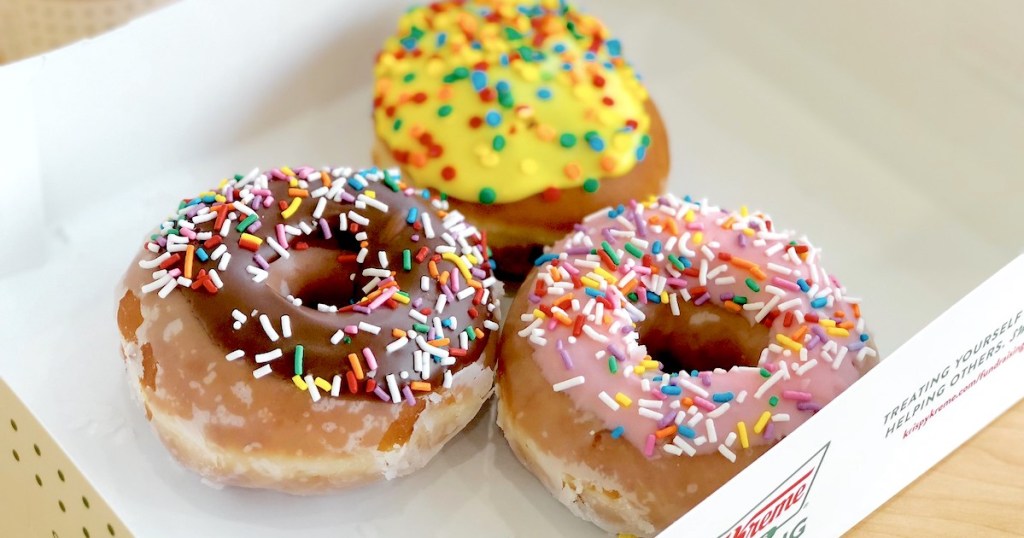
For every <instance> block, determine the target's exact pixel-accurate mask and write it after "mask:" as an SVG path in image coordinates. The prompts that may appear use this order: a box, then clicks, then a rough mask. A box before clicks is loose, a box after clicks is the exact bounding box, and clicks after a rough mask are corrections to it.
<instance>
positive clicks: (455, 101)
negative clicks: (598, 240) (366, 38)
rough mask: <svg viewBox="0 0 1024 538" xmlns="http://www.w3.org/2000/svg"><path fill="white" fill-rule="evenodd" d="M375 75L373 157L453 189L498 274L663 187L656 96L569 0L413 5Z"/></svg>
mask: <svg viewBox="0 0 1024 538" xmlns="http://www.w3.org/2000/svg"><path fill="white" fill-rule="evenodd" d="M375 75H376V86H375V91H374V108H373V118H374V123H375V128H376V133H377V141H376V145H375V147H374V151H373V156H374V160H375V161H376V162H377V164H378V165H381V166H385V165H393V164H397V165H398V166H401V168H402V169H403V171H404V174H405V176H406V177H407V179H408V180H409V181H411V182H412V183H414V184H416V185H417V186H424V187H430V188H434V189H437V190H439V191H441V192H442V193H445V194H447V195H448V197H449V200H450V202H451V204H452V207H453V208H456V209H458V210H459V211H461V212H462V213H463V214H464V215H466V217H467V218H468V219H470V220H471V221H473V222H475V223H477V225H479V226H480V227H481V228H482V229H485V230H487V233H488V244H489V245H490V246H491V248H492V249H493V250H494V256H495V258H496V260H497V262H498V266H497V269H498V271H500V272H502V274H509V275H518V278H520V279H521V278H522V276H523V275H525V273H526V272H527V271H528V270H529V268H530V262H531V261H532V260H533V259H534V258H535V257H536V256H537V255H538V254H540V247H541V245H544V244H550V243H551V242H553V241H555V240H557V239H558V238H559V237H561V236H563V235H564V234H565V233H567V232H568V231H570V230H571V229H572V226H573V224H574V223H576V222H579V220H580V219H581V218H583V216H585V215H587V214H589V213H591V212H593V211H595V210H597V209H599V208H601V207H604V206H607V205H609V204H610V203H611V202H612V201H613V200H620V199H625V198H638V197H642V196H647V195H650V194H656V193H659V192H661V191H662V189H663V187H664V184H665V179H666V176H667V174H668V166H669V157H668V140H667V137H666V134H665V129H664V127H663V125H662V123H661V118H660V116H659V115H658V112H657V110H656V108H655V106H654V103H653V101H652V100H651V99H650V97H649V96H648V94H647V90H646V89H645V88H644V86H643V84H642V83H641V82H640V80H639V78H638V77H637V75H636V73H635V72H634V71H633V68H632V67H631V66H630V64H629V63H628V62H626V60H625V58H624V57H623V52H622V45H621V44H620V42H619V41H618V40H617V39H614V38H613V37H612V36H611V34H610V33H609V31H608V29H607V28H606V27H605V26H604V24H602V23H601V22H600V21H599V20H597V19H596V18H594V17H591V16H588V15H585V14H583V13H581V12H579V11H577V10H576V9H575V8H573V7H572V6H570V5H568V4H565V3H559V2H548V1H543V2H539V3H517V2H509V1H495V2H486V1H481V2H439V3H434V4H430V5H427V6H423V7H417V8H414V9H412V10H410V11H409V12H407V13H406V14H405V15H404V16H403V17H402V18H401V20H400V21H399V25H398V31H397V32H396V33H395V35H393V36H392V37H390V38H389V39H388V40H387V41H386V43H385V44H384V48H383V50H382V51H381V52H380V54H379V56H378V58H377V64H376V68H375Z"/></svg>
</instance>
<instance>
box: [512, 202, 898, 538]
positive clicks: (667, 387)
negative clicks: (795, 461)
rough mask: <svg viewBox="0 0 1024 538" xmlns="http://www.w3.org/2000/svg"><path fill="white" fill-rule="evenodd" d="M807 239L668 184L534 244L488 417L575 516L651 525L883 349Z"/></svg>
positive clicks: (752, 455) (827, 396) (773, 438)
mask: <svg viewBox="0 0 1024 538" xmlns="http://www.w3.org/2000/svg"><path fill="white" fill-rule="evenodd" d="M819 253H820V251H819V249H818V248H816V247H814V246H812V245H811V244H810V243H809V242H808V241H807V239H806V238H804V237H802V236H796V235H794V234H793V233H791V232H786V231H780V230H778V229H776V227H775V226H774V225H773V222H772V220H771V218H770V217H768V216H767V215H764V214H762V213H750V212H748V211H747V209H746V208H741V209H740V211H738V212H729V211H725V210H722V209H719V208H717V207H714V206H710V205H708V204H707V203H706V202H694V201H691V200H690V199H689V198H687V199H685V200H680V199H678V198H676V197H674V196H672V195H665V196H662V197H660V198H658V199H655V200H652V201H651V202H649V203H637V202H630V203H629V204H624V205H620V206H618V207H616V208H614V209H606V210H603V211H601V212H599V213H595V214H593V215H590V216H589V217H587V218H586V219H585V220H584V221H583V223H582V224H579V225H577V226H576V230H575V232H574V233H572V234H570V235H569V236H567V237H566V238H564V239H563V240H562V241H560V242H558V243H557V244H555V245H554V247H553V248H551V249H550V250H549V251H548V253H546V254H545V255H543V256H541V258H539V259H538V260H537V263H536V268H535V269H534V271H533V273H532V274H531V276H530V277H529V278H528V279H527V281H526V284H524V286H523V288H522V289H521V290H520V293H519V295H518V296H517V297H516V300H515V302H514V304H513V305H512V309H511V312H510V314H509V317H508V321H507V323H506V325H505V327H504V329H503V331H502V336H501V342H500V344H499V346H500V347H499V373H498V376H499V377H498V393H499V395H500V402H499V405H498V424H499V425H500V426H501V428H502V430H503V431H504V433H505V436H506V438H507V439H508V441H509V444H510V445H511V447H512V449H513V451H514V452H515V453H516V455H517V457H518V458H519V459H520V460H521V461H522V462H523V463H524V464H525V465H526V466H527V467H528V468H529V469H530V470H531V471H532V472H533V473H534V474H535V475H537V477H538V478H539V479H540V480H541V481H542V482H543V483H544V485H545V486H546V487H547V488H548V489H549V490H550V491H551V492H552V493H553V494H554V495H555V496H556V497H557V498H558V499H559V500H560V501H562V503H564V504H565V505H566V506H568V507H569V508H570V509H571V510H572V511H573V512H574V513H575V514H576V515H578V516H580V517H582V518H584V519H588V520H590V521H593V522H594V523H596V524H597V525H599V526H600V527H602V528H603V529H605V530H608V531H612V532H623V533H633V534H638V535H651V534H655V533H657V532H658V531H660V530H662V529H664V528H665V527H666V526H668V525H669V524H670V523H671V522H673V521H674V520H676V519H678V518H679V517H680V516H681V515H682V514H684V513H686V512H687V511H688V510H689V509H691V508H692V507H693V506H695V505H696V504H697V503H699V502H700V501H701V500H703V499H704V498H705V497H707V496H708V495H709V494H711V493H712V492H713V491H715V490H716V489H717V488H718V487H719V486H721V485H722V484H724V483H725V482H727V481H728V480H729V479H730V478H732V477H733V476H735V475H736V474H737V473H739V472H740V471H741V470H742V469H743V468H744V467H746V466H747V465H748V464H750V463H751V462H752V461H753V460H754V459H756V458H757V457H758V456H760V455H761V454H762V453H764V452H765V451H766V450H767V449H768V448H770V447H771V446H772V445H773V444H775V443H776V442H778V441H779V440H780V439H782V438H783V437H785V436H786V435H789V433H790V432H792V431H793V429H794V428H797V427H798V426H800V425H801V424H803V423H804V422H805V421H806V420H807V419H809V418H810V417H811V416H813V415H814V413H815V412H817V411H818V410H819V409H821V407H822V406H824V405H826V404H827V403H828V402H830V401H832V400H833V399H834V398H835V397H836V396H837V395H839V394H840V393H841V392H843V390H845V389H846V388H847V387H849V386H850V385H851V384H852V383H854V382H855V381H857V380H858V379H859V378H860V377H861V376H862V375H864V373H866V372H867V371H868V370H869V369H871V368H872V367H873V366H874V365H875V364H877V362H878V354H877V352H876V350H875V348H874V347H873V344H872V342H871V340H870V338H869V335H868V333H867V332H866V331H865V329H864V320H863V318H862V317H861V311H860V300H859V299H857V298H854V297H850V296H847V295H846V289H845V288H844V287H843V286H842V285H841V284H840V283H839V281H838V280H837V279H836V278H835V277H833V276H832V275H830V274H829V273H828V272H826V270H825V269H824V268H823V267H822V266H821V265H820V264H819V258H820V256H819Z"/></svg>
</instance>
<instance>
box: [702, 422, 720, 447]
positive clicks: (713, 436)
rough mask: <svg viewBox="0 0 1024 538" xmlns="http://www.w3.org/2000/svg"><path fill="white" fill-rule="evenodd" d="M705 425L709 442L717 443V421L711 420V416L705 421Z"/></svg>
mask: <svg viewBox="0 0 1024 538" xmlns="http://www.w3.org/2000/svg"><path fill="white" fill-rule="evenodd" d="M704 426H705V427H706V428H707V430H708V442H709V443H717V442H718V432H717V431H715V421H714V420H711V419H710V418H709V419H707V420H705V421H704Z"/></svg>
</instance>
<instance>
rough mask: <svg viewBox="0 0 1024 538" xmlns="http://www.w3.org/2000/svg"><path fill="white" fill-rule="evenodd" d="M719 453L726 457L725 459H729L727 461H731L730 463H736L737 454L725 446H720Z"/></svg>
mask: <svg viewBox="0 0 1024 538" xmlns="http://www.w3.org/2000/svg"><path fill="white" fill-rule="evenodd" d="M718 452H719V453H720V454H721V455H723V456H725V459H727V460H729V461H731V462H733V463H736V454H734V453H733V451H732V450H729V449H728V448H726V446H725V445H718Z"/></svg>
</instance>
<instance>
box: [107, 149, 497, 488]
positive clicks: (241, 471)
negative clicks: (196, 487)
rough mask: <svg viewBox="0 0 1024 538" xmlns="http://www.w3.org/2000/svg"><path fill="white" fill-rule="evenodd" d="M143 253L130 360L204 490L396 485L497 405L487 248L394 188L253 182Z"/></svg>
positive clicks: (374, 181)
mask: <svg viewBox="0 0 1024 538" xmlns="http://www.w3.org/2000/svg"><path fill="white" fill-rule="evenodd" d="M145 250H146V251H145V252H143V253H142V254H140V256H139V257H138V258H137V264H136V265H137V266H138V267H134V268H132V269H130V270H129V271H128V274H127V276H126V278H125V289H124V290H123V292H122V299H121V303H120V307H119V311H118V324H119V326H120V328H121V333H122V337H123V340H124V345H123V351H124V355H125V357H126V359H127V360H128V364H129V370H130V371H131V372H132V373H133V374H134V375H133V376H132V379H133V381H134V383H133V385H134V386H135V387H136V388H137V389H138V392H139V395H140V396H141V400H142V402H143V403H144V405H145V407H146V410H147V416H148V417H149V418H150V419H151V421H152V423H153V426H154V428H155V429H156V431H157V433H158V434H159V435H160V437H161V439H162V440H163V441H164V443H165V444H167V445H168V447H169V448H170V449H171V452H172V453H173V454H174V455H175V456H176V457H177V458H178V459H179V460H181V461H182V463H184V464H185V465H186V466H187V467H190V468H193V469H194V470H196V471H198V472H200V473H201V474H202V475H203V476H204V477H206V478H208V479H210V480H213V481H216V482H221V483H228V484H236V485H242V486H253V487H269V488H275V489H282V490H286V491H292V492H297V493H306V492H314V491H320V490H325V489H333V488H337V487H343V486H348V485H354V484H359V483H364V482H368V481H372V480H374V479H378V478H380V477H386V478H392V477H394V476H399V475H402V474H405V473H408V472H411V471H413V470H415V469H417V468H419V467H421V466H422V465H424V464H425V463H426V462H427V461H428V460H429V459H430V457H432V456H433V454H434V453H436V452H437V450H439V449H440V448H441V446H442V445H443V444H444V443H445V442H446V441H447V440H448V439H449V438H450V437H451V436H452V435H454V433H457V432H458V431H459V430H460V429H461V428H462V427H463V426H464V425H465V424H466V423H467V422H468V421H469V420H470V419H471V418H472V417H473V416H474V415H475V413H476V411H477V410H478V409H479V407H480V405H481V404H482V402H483V400H484V399H485V398H486V397H487V396H488V395H489V394H490V391H491V382H492V379H493V370H492V369H493V365H494V359H493V354H490V353H488V352H487V347H488V340H489V339H488V336H489V333H490V331H491V330H493V329H496V328H497V323H496V321H495V317H496V316H497V315H498V309H497V308H496V307H497V300H496V298H495V297H494V295H493V294H492V291H491V290H492V287H493V286H494V285H495V284H496V283H497V281H496V280H495V279H494V277H493V276H492V275H491V265H490V263H489V260H488V257H487V247H486V244H485V240H484V236H483V235H482V234H481V233H479V232H478V231H477V230H476V229H475V228H474V227H472V226H471V225H469V224H467V223H466V222H464V221H463V219H462V217H461V215H459V213H458V212H448V211H447V204H446V202H443V201H441V200H438V199H434V200H429V195H428V194H427V193H426V192H425V191H418V190H413V189H409V188H406V186H405V185H404V184H403V183H402V182H401V180H400V178H399V176H398V175H397V172H396V173H390V172H383V171H378V170H376V169H371V170H363V171H359V172H355V173H352V171H351V170H347V169H335V170H334V171H331V170H315V169H312V168H300V169H297V170H295V171H293V170H291V169H289V168H281V169H275V170H272V171H270V172H269V174H260V173H259V172H258V171H255V170H254V171H253V172H251V173H250V174H248V175H246V176H236V177H235V179H234V180H232V181H229V182H227V183H226V184H225V185H223V186H222V187H221V188H220V189H218V191H211V192H207V193H202V194H201V195H200V196H198V197H196V198H193V199H189V200H185V201H183V202H182V203H181V204H180V206H179V210H178V212H177V214H176V215H174V216H173V217H172V218H170V219H168V220H167V221H166V222H164V223H163V224H162V225H161V229H160V231H159V232H158V233H156V234H153V236H151V237H150V240H149V241H148V242H147V243H146V249H145ZM179 287H181V288H183V289H181V290H178V289H175V288H179ZM311 431H315V432H316V435H311V434H310V432H311Z"/></svg>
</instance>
